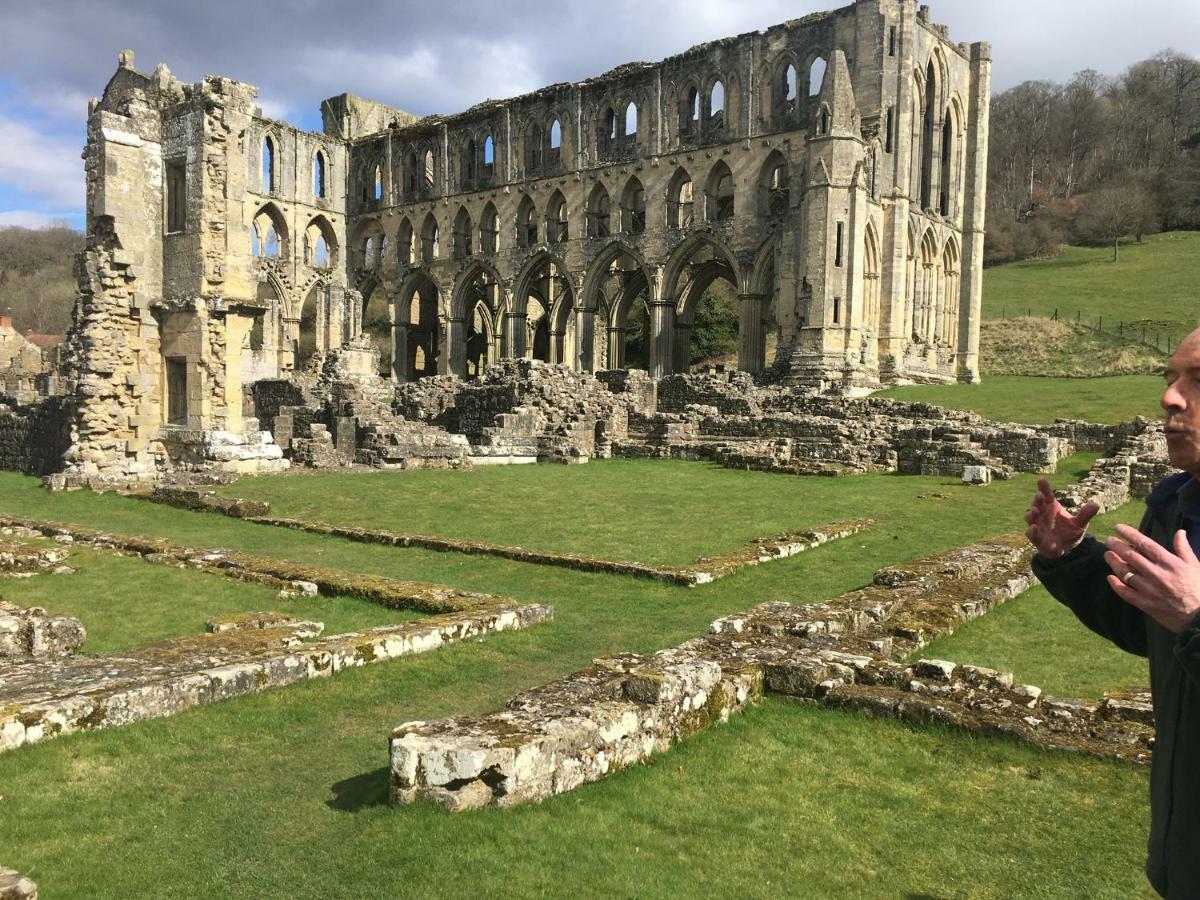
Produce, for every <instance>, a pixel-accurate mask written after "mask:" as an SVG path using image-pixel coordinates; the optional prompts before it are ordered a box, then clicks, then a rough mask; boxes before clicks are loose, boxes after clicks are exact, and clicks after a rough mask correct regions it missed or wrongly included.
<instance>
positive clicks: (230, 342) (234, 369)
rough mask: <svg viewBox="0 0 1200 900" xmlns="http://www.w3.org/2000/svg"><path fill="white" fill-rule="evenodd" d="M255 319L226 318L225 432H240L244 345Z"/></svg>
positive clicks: (237, 316)
mask: <svg viewBox="0 0 1200 900" xmlns="http://www.w3.org/2000/svg"><path fill="white" fill-rule="evenodd" d="M253 324H254V319H253V318H251V317H250V316H239V315H235V314H233V313H229V314H228V315H226V316H225V398H224V399H225V430H226V431H236V432H240V431H241V430H242V428H243V427H244V425H243V420H242V344H243V343H245V340H246V335H248V334H249V333H250V328H251V327H252V326H253Z"/></svg>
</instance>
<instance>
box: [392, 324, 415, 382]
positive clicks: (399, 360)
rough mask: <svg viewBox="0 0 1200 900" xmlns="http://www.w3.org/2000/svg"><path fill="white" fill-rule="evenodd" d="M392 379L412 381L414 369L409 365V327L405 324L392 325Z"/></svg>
mask: <svg viewBox="0 0 1200 900" xmlns="http://www.w3.org/2000/svg"><path fill="white" fill-rule="evenodd" d="M392 378H394V379H396V381H412V369H411V367H410V366H409V363H408V325H407V324H406V323H404V322H396V323H395V324H394V325H392Z"/></svg>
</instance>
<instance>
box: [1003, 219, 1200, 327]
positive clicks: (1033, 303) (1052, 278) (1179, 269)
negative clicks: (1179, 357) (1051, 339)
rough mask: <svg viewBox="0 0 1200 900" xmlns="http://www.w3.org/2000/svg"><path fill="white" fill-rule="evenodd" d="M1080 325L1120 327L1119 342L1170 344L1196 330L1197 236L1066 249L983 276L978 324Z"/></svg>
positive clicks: (1199, 313) (1199, 302) (1199, 294)
mask: <svg viewBox="0 0 1200 900" xmlns="http://www.w3.org/2000/svg"><path fill="white" fill-rule="evenodd" d="M1055 310H1058V314H1059V318H1062V319H1066V320H1068V321H1074V320H1075V317H1076V314H1079V315H1080V317H1081V319H1082V320H1083V321H1086V322H1096V321H1098V320H1100V319H1101V318H1103V320H1104V325H1105V329H1106V330H1107V329H1108V328H1109V326H1110V325H1111V326H1112V327H1116V325H1117V323H1118V322H1122V321H1123V322H1124V323H1125V327H1126V334H1131V333H1132V334H1136V335H1138V336H1139V337H1140V335H1141V328H1142V326H1143V325H1145V326H1146V328H1147V331H1148V332H1149V333H1154V332H1159V331H1161V332H1162V335H1163V338H1164V340H1165V338H1166V337H1167V336H1168V335H1169V336H1170V337H1171V339H1172V343H1173V344H1174V343H1177V342H1178V341H1179V339H1180V338H1181V337H1183V336H1184V335H1185V334H1187V333H1188V332H1189V331H1191V330H1192V329H1193V328H1195V327H1196V326H1197V325H1198V324H1200V232H1171V233H1168V234H1158V235H1152V236H1151V237H1148V238H1146V240H1145V241H1144V242H1143V243H1141V244H1128V245H1126V246H1125V247H1123V248H1122V251H1121V258H1120V260H1119V261H1118V262H1113V261H1112V249H1111V248H1109V247H1095V248H1091V247H1068V248H1066V249H1065V250H1064V251H1063V252H1062V253H1061V254H1060V255H1059V256H1057V257H1055V258H1054V259H1039V260H1028V261H1025V262H1018V263H1010V264H1009V265H1005V266H996V267H994V268H991V269H988V270H987V272H986V273H984V276H983V316H984V318H985V319H1001V318H1011V317H1014V316H1019V315H1034V316H1044V317H1050V316H1052V315H1053V314H1054V311H1055Z"/></svg>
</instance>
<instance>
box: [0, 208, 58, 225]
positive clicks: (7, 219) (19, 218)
mask: <svg viewBox="0 0 1200 900" xmlns="http://www.w3.org/2000/svg"><path fill="white" fill-rule="evenodd" d="M70 224H71V223H70V221H69V220H67V219H65V218H60V217H58V216H48V215H46V214H45V213H40V212H28V211H25V210H16V211H13V212H0V228H8V227H11V226H14V225H15V226H18V227H20V228H58V227H60V226H62V225H66V226H68V227H69V226H70Z"/></svg>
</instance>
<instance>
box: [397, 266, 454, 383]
mask: <svg viewBox="0 0 1200 900" xmlns="http://www.w3.org/2000/svg"><path fill="white" fill-rule="evenodd" d="M440 301H441V297H440V292H439V291H438V286H437V282H435V281H434V280H433V278H432V277H431V276H430V274H429V273H428V272H426V271H425V270H424V269H413V270H411V271H410V272H409V273H408V275H406V276H405V277H404V280H403V281H402V282H401V283H400V289H399V290H398V291H397V293H396V305H395V307H394V308H393V310H392V321H393V322H394V323H396V325H397V326H399V327H397V328H396V329H394V331H393V335H394V345H395V349H394V351H393V352H394V354H395V357H396V362H395V363H394V364H393V371H395V372H397V373H399V375H400V377H401V379H402V380H414V379H417V378H424V377H426V376H428V375H436V374H437V373H438V362H439V360H440V357H441V353H442V348H441V345H440V339H439V335H440V329H439V313H440Z"/></svg>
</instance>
